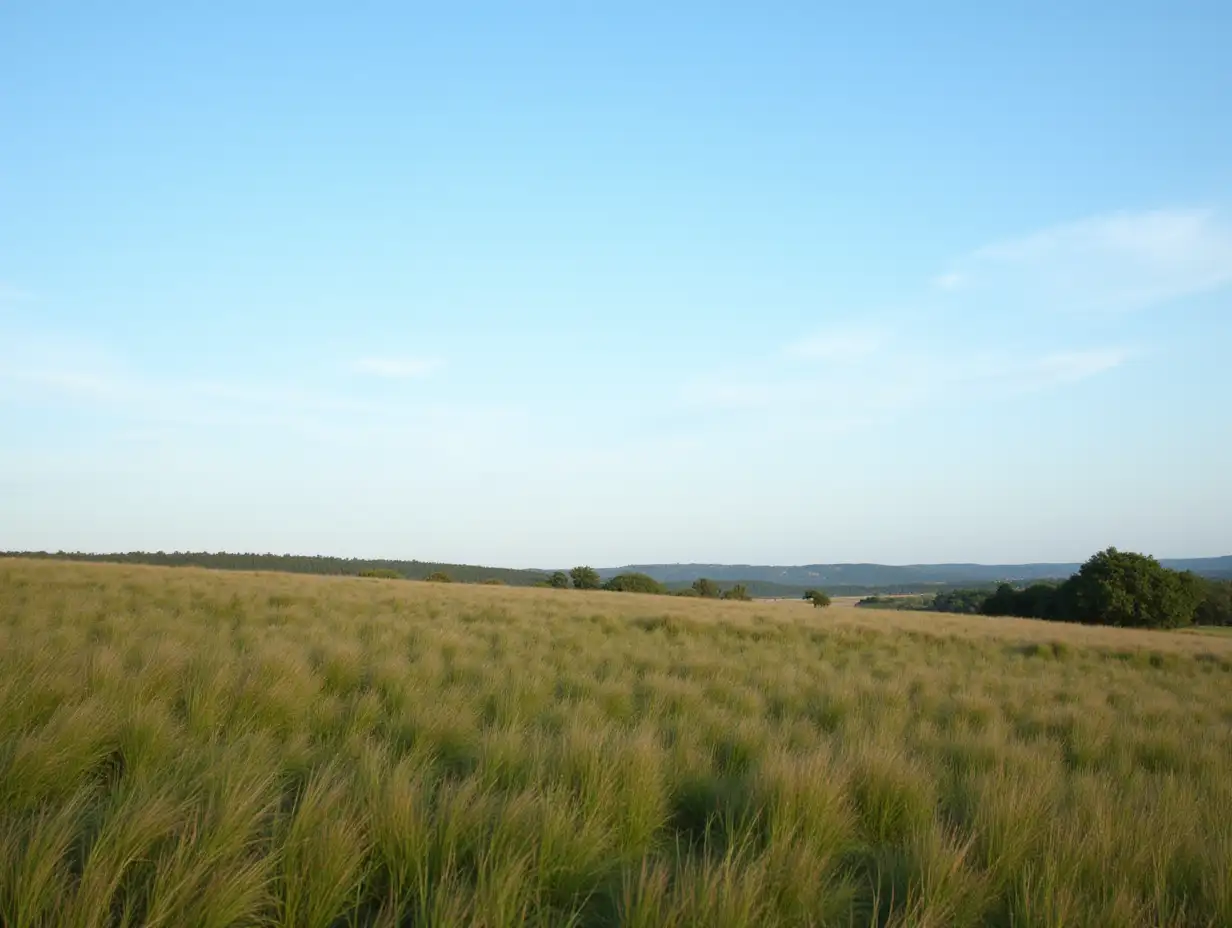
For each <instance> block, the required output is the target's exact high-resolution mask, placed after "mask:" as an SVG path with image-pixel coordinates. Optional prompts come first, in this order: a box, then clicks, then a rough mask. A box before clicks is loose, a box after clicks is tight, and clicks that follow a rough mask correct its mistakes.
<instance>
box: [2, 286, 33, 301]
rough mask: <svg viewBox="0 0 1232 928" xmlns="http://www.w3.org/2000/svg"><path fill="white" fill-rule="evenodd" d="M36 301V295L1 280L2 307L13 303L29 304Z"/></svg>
mask: <svg viewBox="0 0 1232 928" xmlns="http://www.w3.org/2000/svg"><path fill="white" fill-rule="evenodd" d="M32 299H34V294H32V293H31V292H30V291H29V290H23V289H21V288H20V287H17V286H14V285H13V284H10V283H6V282H5V281H3V280H0V306H5V305H8V304H11V303H27V302H29V301H30V300H32Z"/></svg>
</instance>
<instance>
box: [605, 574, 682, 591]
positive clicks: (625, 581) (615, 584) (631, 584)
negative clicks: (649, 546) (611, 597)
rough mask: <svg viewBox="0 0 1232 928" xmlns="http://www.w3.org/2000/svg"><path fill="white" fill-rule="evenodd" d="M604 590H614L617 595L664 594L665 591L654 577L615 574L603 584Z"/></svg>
mask: <svg viewBox="0 0 1232 928" xmlns="http://www.w3.org/2000/svg"><path fill="white" fill-rule="evenodd" d="M603 588H604V589H605V590H615V591H616V592H618V593H666V592H667V590H666V589H665V588H664V587H663V584H661V583H660V582H659V581H658V580H656V579H655V578H654V577H651V576H647V575H646V574H639V573H627V574H617V575H616V576H615V577H613V578H612V579H611V580H609V581H608V582H607V583H605V584H603Z"/></svg>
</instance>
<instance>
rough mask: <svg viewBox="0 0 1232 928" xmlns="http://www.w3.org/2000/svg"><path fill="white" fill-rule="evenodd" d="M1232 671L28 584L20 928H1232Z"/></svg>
mask: <svg viewBox="0 0 1232 928" xmlns="http://www.w3.org/2000/svg"><path fill="white" fill-rule="evenodd" d="M1229 771H1232V638H1229V637H1220V636H1217V635H1199V634H1182V633H1173V632H1162V631H1133V630H1123V629H1113V628H1097V627H1089V626H1074V625H1066V624H1061V623H1045V622H1037V621H1031V620H1023V619H990V618H983V617H969V616H961V615H953V614H950V615H939V614H930V613H919V612H888V611H887V612H881V611H877V610H870V609H858V610H857V609H855V608H853V607H852V606H851V605H848V604H842V605H835V606H832V607H830V608H828V609H813V608H811V607H810V606H808V604H805V603H798V602H787V601H784V602H775V603H759V602H751V603H745V602H720V601H712V600H696V599H684V598H679V597H662V596H642V595H636V594H620V593H607V592H593V593H592V592H581V591H557V590H538V589H513V588H508V587H500V586H478V585H474V586H472V585H460V584H427V583H412V582H406V581H385V580H369V579H353V578H329V577H312V576H291V575H283V574H255V573H219V572H209V571H204V570H197V569H178V568H177V569H170V568H153V567H139V566H129V565H125V566H116V565H95V564H66V563H57V562H54V561H39V562H34V561H23V560H11V561H3V562H0V922H2V923H3V924H4V925H6V926H12V928H25V926H39V925H44V926H53V925H54V926H83V928H84V926H110V925H123V924H128V925H167V926H171V925H174V926H180V925H198V926H224V925H254V926H255V925H267V926H293V925H294V926H321V928H326V926H335V925H388V926H395V925H399V926H402V925H416V926H419V925H439V926H446V925H449V926H453V925H476V926H478V925H482V926H490V928H497V926H512V925H522V924H531V925H577V926H601V925H618V924H620V925H635V926H685V925H697V926H703V925H704V926H743V925H747V926H755V925H756V926H761V925H844V926H846V925H904V926H906V925H912V926H916V925H919V926H951V925H954V926H961V925H999V926H1010V925H1055V926H1061V925H1118V926H1136V925H1142V926H1146V925H1176V926H1181V925H1186V926H1188V925H1212V926H1213V925H1228V924H1232V776H1229Z"/></svg>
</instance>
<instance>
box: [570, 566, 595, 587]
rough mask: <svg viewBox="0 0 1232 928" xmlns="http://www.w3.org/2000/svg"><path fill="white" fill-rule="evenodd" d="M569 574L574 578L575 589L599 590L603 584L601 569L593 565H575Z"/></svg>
mask: <svg viewBox="0 0 1232 928" xmlns="http://www.w3.org/2000/svg"><path fill="white" fill-rule="evenodd" d="M569 576H570V578H572V580H573V588H574V589H575V590H597V589H599V587H600V586H601V585H602V581H600V579H599V571H597V570H595V569H594V568H593V567H575V568H573V570H571V571H569Z"/></svg>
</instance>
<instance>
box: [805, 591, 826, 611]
mask: <svg viewBox="0 0 1232 928" xmlns="http://www.w3.org/2000/svg"><path fill="white" fill-rule="evenodd" d="M804 598H805V599H807V600H809V601H811V602H812V604H813V608H814V609H824V608H825V607H826V606H828V605H830V597H829V595H828V594H827V593H826V592H825V590H809V591H808V592H806V593H805V594H804Z"/></svg>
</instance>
